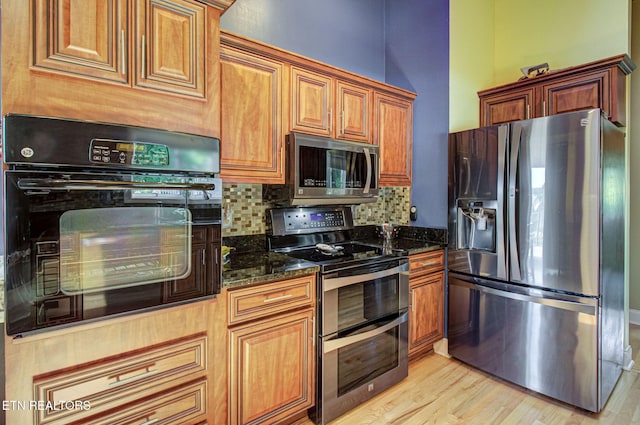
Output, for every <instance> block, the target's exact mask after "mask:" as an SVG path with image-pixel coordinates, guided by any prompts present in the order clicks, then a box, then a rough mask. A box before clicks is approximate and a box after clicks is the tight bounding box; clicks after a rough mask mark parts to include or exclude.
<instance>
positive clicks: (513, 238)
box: [507, 122, 522, 280]
mask: <svg viewBox="0 0 640 425" xmlns="http://www.w3.org/2000/svg"><path fill="white" fill-rule="evenodd" d="M521 138H522V124H520V123H517V122H516V123H514V124H513V127H512V137H511V158H510V161H509V184H508V190H509V199H508V201H507V202H508V203H509V209H508V210H509V220H508V222H509V260H510V261H509V264H510V270H509V271H510V276H511V279H512V280H521V279H522V275H521V274H520V258H519V254H518V232H517V230H518V226H517V223H516V204H517V201H518V188H517V186H516V179H517V176H518V156H519V155H520V141H521Z"/></svg>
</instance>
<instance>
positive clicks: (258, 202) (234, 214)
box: [222, 183, 411, 237]
mask: <svg viewBox="0 0 640 425" xmlns="http://www.w3.org/2000/svg"><path fill="white" fill-rule="evenodd" d="M222 190H223V196H224V202H223V211H222V214H223V215H222V219H223V220H222V224H223V227H222V236H223V237H232V236H245V235H260V234H264V233H265V232H266V216H265V212H266V210H267V208H271V207H272V206H275V205H272V202H275V201H273V200H266V199H264V198H263V187H262V185H260V184H233V183H229V184H227V183H224V184H223V185H222ZM410 204H411V190H410V188H408V187H382V188H380V192H379V196H378V199H377V201H376V202H372V203H368V204H361V205H356V206H354V208H353V210H354V222H355V225H356V226H364V225H369V224H372V225H378V224H381V223H389V222H391V223H394V224H399V225H409V208H410Z"/></svg>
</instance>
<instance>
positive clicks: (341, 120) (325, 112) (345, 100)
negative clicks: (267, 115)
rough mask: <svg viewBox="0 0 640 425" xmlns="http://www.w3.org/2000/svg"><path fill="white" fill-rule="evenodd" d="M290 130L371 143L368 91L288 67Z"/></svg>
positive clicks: (324, 76)
mask: <svg viewBox="0 0 640 425" xmlns="http://www.w3.org/2000/svg"><path fill="white" fill-rule="evenodd" d="M291 84H292V87H291V98H292V102H291V131H300V132H304V133H310V134H317V135H319V136H326V137H331V138H335V139H343V140H350V141H355V142H366V143H370V142H371V131H370V122H371V116H370V114H371V89H369V88H367V87H364V86H359V85H356V84H351V83H348V82H345V81H341V80H338V79H335V78H332V77H331V76H328V75H323V74H319V73H316V72H312V71H308V70H305V69H300V68H297V67H292V68H291Z"/></svg>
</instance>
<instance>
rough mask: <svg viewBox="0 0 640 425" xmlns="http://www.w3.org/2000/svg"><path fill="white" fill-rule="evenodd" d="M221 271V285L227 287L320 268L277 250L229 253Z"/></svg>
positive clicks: (294, 274) (280, 277) (301, 273)
mask: <svg viewBox="0 0 640 425" xmlns="http://www.w3.org/2000/svg"><path fill="white" fill-rule="evenodd" d="M228 258H229V262H228V263H226V264H225V265H224V269H223V271H222V286H223V287H225V288H227V289H236V288H238V287H243V286H248V285H254V284H258V283H267V282H271V281H274V280H279V279H289V278H293V277H297V276H302V275H305V274H310V273H316V272H317V271H318V270H320V268H319V267H318V266H317V265H315V264H314V263H310V262H309V261H304V260H298V259H296V258H292V257H288V256H286V255H284V254H279V253H277V252H267V251H255V252H245V253H237V254H236V253H231V254H229V257H228Z"/></svg>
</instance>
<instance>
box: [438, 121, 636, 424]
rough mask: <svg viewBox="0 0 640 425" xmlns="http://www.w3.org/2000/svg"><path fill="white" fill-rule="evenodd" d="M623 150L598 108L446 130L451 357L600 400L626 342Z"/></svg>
mask: <svg viewBox="0 0 640 425" xmlns="http://www.w3.org/2000/svg"><path fill="white" fill-rule="evenodd" d="M624 149H625V144H624V133H623V132H622V131H621V130H620V129H619V128H617V127H615V126H614V125H613V124H611V123H610V122H609V121H608V120H606V119H605V118H604V117H603V116H602V114H601V111H600V110H599V109H594V110H587V111H579V112H572V113H567V114H560V115H554V116H549V117H544V118H535V119H531V120H525V121H516V122H512V123H508V124H503V125H499V126H493V127H486V128H479V129H475V130H469V131H463V132H458V133H452V134H450V135H449V179H448V184H449V254H448V294H449V295H448V303H449V305H448V326H447V331H448V340H449V352H450V354H451V355H452V356H453V357H455V358H458V359H460V360H462V361H463V362H466V363H468V364H470V365H473V366H475V367H477V368H479V369H482V370H484V371H486V372H489V373H491V374H493V375H496V376H498V377H500V378H503V379H505V380H508V381H511V382H514V383H516V384H519V385H521V386H523V387H526V388H529V389H531V390H534V391H537V392H539V393H542V394H545V395H547V396H550V397H553V398H555V399H558V400H560V401H563V402H566V403H569V404H572V405H575V406H578V407H580V408H583V409H586V410H590V411H593V412H598V411H600V410H601V409H602V408H603V407H604V405H605V403H606V401H607V399H608V398H609V395H610V394H611V391H612V390H613V388H614V386H615V384H616V382H617V380H618V378H619V376H620V374H621V370H622V362H623V352H624V345H623V344H624V341H623V339H624V334H623V328H624V245H625V243H624V241H625V232H624V216H625V153H624Z"/></svg>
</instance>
